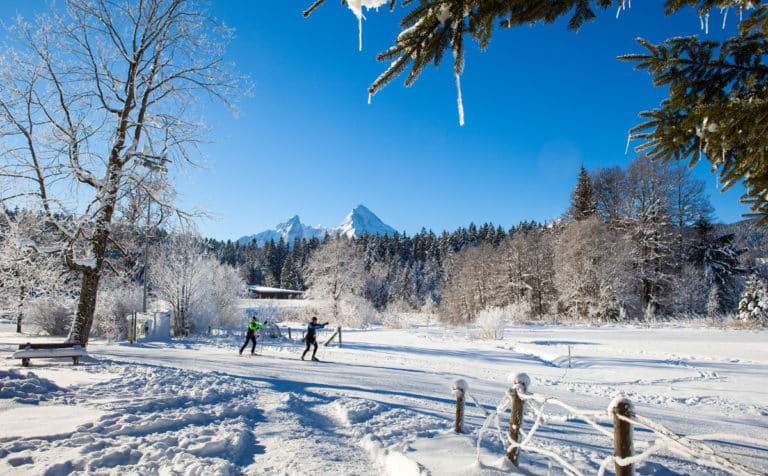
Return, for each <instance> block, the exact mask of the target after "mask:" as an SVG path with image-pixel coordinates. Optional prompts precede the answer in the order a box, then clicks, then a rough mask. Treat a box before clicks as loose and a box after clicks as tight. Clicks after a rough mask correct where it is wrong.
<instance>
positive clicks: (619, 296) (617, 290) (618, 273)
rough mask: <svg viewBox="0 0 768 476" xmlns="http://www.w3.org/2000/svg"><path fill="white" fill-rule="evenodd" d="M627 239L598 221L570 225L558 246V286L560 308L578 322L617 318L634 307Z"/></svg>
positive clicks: (561, 235)
mask: <svg viewBox="0 0 768 476" xmlns="http://www.w3.org/2000/svg"><path fill="white" fill-rule="evenodd" d="M628 258H629V255H628V253H627V250H626V243H625V241H624V239H623V238H622V237H621V236H620V235H619V234H618V233H617V232H615V231H612V230H611V229H610V228H609V227H608V226H607V225H605V224H603V223H601V222H600V221H599V220H597V219H596V218H591V219H588V220H582V221H581V222H573V223H569V224H567V225H566V226H565V229H564V230H563V231H562V232H561V233H560V236H559V237H558V240H557V245H556V247H555V267H554V268H555V284H556V287H557V290H558V292H559V299H560V303H561V308H562V309H563V310H564V311H565V312H566V313H567V314H569V315H570V316H572V317H574V318H577V319H598V320H616V319H618V316H619V313H620V310H621V308H622V307H625V308H626V307H629V308H633V307H636V306H634V305H633V301H632V296H631V294H630V293H629V288H631V287H632V277H631V276H632V275H631V273H630V264H629V260H628Z"/></svg>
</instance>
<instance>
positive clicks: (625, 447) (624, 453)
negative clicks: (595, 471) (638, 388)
mask: <svg viewBox="0 0 768 476" xmlns="http://www.w3.org/2000/svg"><path fill="white" fill-rule="evenodd" d="M610 410H611V412H612V413H613V455H614V456H615V457H617V458H629V457H630V456H632V424H631V423H629V422H628V421H625V420H624V419H622V417H624V418H632V416H633V411H632V403H631V402H630V401H629V400H627V399H625V398H621V397H619V398H616V399H615V400H614V401H613V402H611V407H610ZM614 472H615V474H616V476H632V474H633V468H632V465H631V464H628V465H625V466H622V465H620V464H619V463H618V462H615V463H614Z"/></svg>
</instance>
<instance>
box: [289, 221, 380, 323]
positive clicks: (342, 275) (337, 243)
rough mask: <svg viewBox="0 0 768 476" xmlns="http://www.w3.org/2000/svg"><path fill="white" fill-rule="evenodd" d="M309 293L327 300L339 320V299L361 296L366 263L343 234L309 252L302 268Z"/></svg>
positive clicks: (334, 315)
mask: <svg viewBox="0 0 768 476" xmlns="http://www.w3.org/2000/svg"><path fill="white" fill-rule="evenodd" d="M304 275H305V277H306V280H307V284H308V286H309V290H308V292H309V294H310V295H311V296H313V297H315V298H317V299H321V300H328V301H330V304H331V313H332V315H333V318H334V319H338V318H339V315H340V312H341V302H342V300H343V299H344V298H345V297H348V296H362V295H363V291H364V287H365V263H364V260H363V256H362V253H360V252H359V250H358V249H357V248H356V247H355V243H354V241H352V240H350V239H348V238H345V237H343V236H340V237H337V238H334V239H328V240H325V241H324V242H323V244H322V245H320V246H319V247H318V248H317V249H316V250H314V251H313V252H312V254H310V256H309V258H308V260H307V264H306V266H305V269H304Z"/></svg>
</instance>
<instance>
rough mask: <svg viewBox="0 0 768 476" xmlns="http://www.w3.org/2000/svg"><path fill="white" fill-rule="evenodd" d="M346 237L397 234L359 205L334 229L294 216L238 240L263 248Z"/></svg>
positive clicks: (242, 243)
mask: <svg viewBox="0 0 768 476" xmlns="http://www.w3.org/2000/svg"><path fill="white" fill-rule="evenodd" d="M326 233H327V234H329V235H344V236H346V237H347V238H353V237H356V236H362V235H389V236H392V235H394V233H395V229H394V228H392V227H391V226H389V225H387V224H386V223H384V222H382V221H381V219H380V218H379V217H377V216H376V214H375V213H373V212H372V211H370V210H369V209H368V208H366V207H365V206H364V205H358V206H357V207H355V208H353V209H352V211H350V212H349V213H348V214H347V216H346V217H345V218H344V221H343V222H342V223H341V225H339V226H335V227H332V228H328V227H324V226H310V225H304V224H303V223H301V219H300V218H299V216H298V215H294V216H292V217H291V218H289V219H288V221H286V222H284V223H280V224H278V225H277V226H276V227H275V228H274V229H273V230H266V231H262V232H260V233H256V234H255V235H248V236H243V237H241V238H240V239H238V240H237V242H238V243H240V244H241V245H245V244H248V243H250V242H252V241H254V240H255V241H256V242H257V243H258V245H259V246H263V245H264V243H267V242H268V241H270V240H273V241H275V242H278V241H279V240H280V238H282V239H283V241H284V242H285V243H287V244H292V243H293V242H294V240H297V239H299V240H302V239H306V240H309V239H312V238H318V239H320V240H322V239H323V238H324V237H325V235H326Z"/></svg>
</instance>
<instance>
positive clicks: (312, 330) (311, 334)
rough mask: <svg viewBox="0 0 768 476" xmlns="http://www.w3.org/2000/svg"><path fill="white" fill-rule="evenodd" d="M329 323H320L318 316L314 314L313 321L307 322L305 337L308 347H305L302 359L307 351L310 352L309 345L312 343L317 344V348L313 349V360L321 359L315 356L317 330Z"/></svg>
mask: <svg viewBox="0 0 768 476" xmlns="http://www.w3.org/2000/svg"><path fill="white" fill-rule="evenodd" d="M327 325H328V323H327V322H326V323H323V324H318V323H317V317H315V316H312V321H311V322H310V323H309V324H307V335H306V336H305V337H304V340H305V341H306V342H307V348H306V349H304V353H303V354H301V360H304V356H305V355H307V352H309V346H310V345H312V344H314V346H315V350H313V351H312V360H319V359H318V358H317V357H315V354H317V330H318V329H322V328H323V327H325V326H327Z"/></svg>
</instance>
